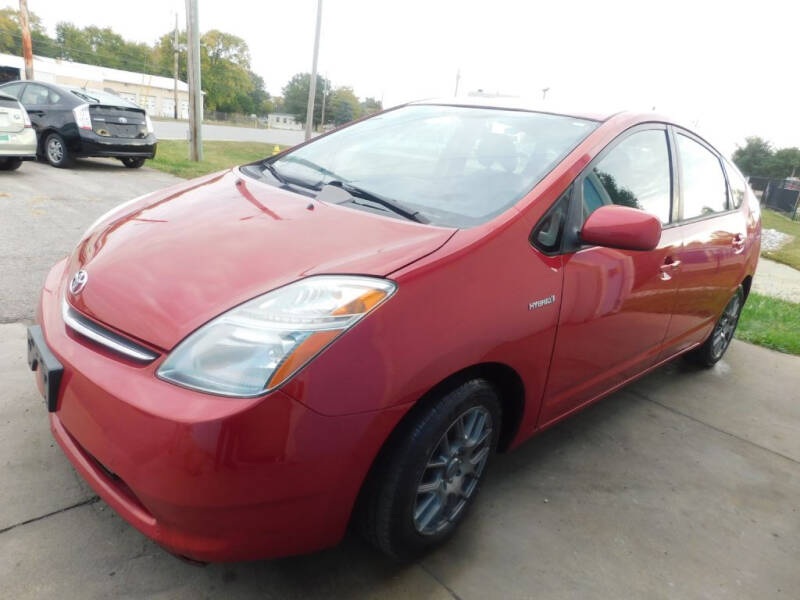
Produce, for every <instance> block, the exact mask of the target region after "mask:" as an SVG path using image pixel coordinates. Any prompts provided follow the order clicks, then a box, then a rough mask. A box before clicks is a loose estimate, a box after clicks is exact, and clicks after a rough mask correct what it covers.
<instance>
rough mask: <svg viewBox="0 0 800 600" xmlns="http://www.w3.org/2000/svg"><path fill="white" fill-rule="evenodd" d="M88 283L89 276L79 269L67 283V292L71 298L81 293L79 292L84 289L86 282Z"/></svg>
mask: <svg viewBox="0 0 800 600" xmlns="http://www.w3.org/2000/svg"><path fill="white" fill-rule="evenodd" d="M87 281H89V274H88V273H87V272H86V271H84V270H83V269H81V270H80V271H78V272H77V273H75V275H73V276H72V279H70V281H69V291H70V293H71V294H72V295H73V296H77V295H78V294H80V293H81V290H83V288H85V287H86V282H87Z"/></svg>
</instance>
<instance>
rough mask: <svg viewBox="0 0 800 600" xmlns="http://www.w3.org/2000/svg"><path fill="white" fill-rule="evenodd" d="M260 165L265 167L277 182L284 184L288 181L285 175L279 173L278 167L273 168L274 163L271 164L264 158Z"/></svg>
mask: <svg viewBox="0 0 800 600" xmlns="http://www.w3.org/2000/svg"><path fill="white" fill-rule="evenodd" d="M261 166H263V167H264V169H266V170H267V171H269V174H270V175H272V176H273V177H274V178H275V179H277V180H278V182H279V183H282V184H284V185H286V184H287V183H289V182H288V181H286V177H284V176H283V175H281V174H280V173H279V172H278V169H276V168H275V165H273V164H272V163H271V162H267V161H266V160H265V161H264V162H263V163H261Z"/></svg>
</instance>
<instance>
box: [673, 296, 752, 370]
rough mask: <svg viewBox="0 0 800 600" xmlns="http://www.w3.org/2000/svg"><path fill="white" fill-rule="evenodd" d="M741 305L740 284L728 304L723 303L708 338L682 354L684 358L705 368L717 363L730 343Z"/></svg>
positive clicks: (740, 311)
mask: <svg viewBox="0 0 800 600" xmlns="http://www.w3.org/2000/svg"><path fill="white" fill-rule="evenodd" d="M743 306H744V288H743V287H742V286H741V285H740V286H739V287H738V288H736V291H735V292H734V294H733V296H732V297H731V299H730V300H729V301H728V304H726V305H725V309H724V310H723V311H722V314H721V315H720V317H719V319H717V322H716V323H715V324H714V329H712V330H711V333H710V334H709V336H708V339H706V341H705V342H703V343H702V344H701V345H700V346H698V347H697V348H695V349H694V350H692V351H690V352H687V353H686V354H684V357H685V358H686V360H687V361H689V362H691V363H693V364H695V365H698V366H700V367H706V368H710V367H713V366H714V365H715V364H717V362H718V361H719V359H721V358H722V357H723V356H724V355H725V351H726V350H727V349H728V346H730V344H731V340H732V339H733V334H734V333H735V331H736V326H737V325H738V324H739V316H740V315H741V314H742V307H743Z"/></svg>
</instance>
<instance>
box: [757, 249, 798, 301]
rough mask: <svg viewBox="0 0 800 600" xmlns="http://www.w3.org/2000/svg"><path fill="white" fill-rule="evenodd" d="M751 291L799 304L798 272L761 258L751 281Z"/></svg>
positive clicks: (787, 266)
mask: <svg viewBox="0 0 800 600" xmlns="http://www.w3.org/2000/svg"><path fill="white" fill-rule="evenodd" d="M753 291H754V292H758V293H759V294H765V295H767V296H773V297H775V298H782V299H783V300H789V301H790V302H800V271H798V270H797V269H793V268H792V267H790V266H789V265H784V264H781V263H779V262H775V261H774V260H769V259H768V258H764V257H761V258H760V259H759V260H758V269H757V270H756V276H755V278H754V279H753Z"/></svg>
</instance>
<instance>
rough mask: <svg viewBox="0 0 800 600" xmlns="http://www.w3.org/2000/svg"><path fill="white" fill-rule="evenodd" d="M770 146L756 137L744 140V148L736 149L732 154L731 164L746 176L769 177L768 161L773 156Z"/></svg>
mask: <svg viewBox="0 0 800 600" xmlns="http://www.w3.org/2000/svg"><path fill="white" fill-rule="evenodd" d="M773 153H774V151H773V149H772V144H770V143H769V142H768V141H766V140H764V139H762V138H760V137H758V136H752V137H748V138H745V144H744V146H738V145H737V147H736V151H735V152H734V153H733V162H734V163H735V164H736V166H737V167H739V170H740V171H741V172H742V173H744V174H745V175H747V176H748V177H749V176H751V175H756V176H759V177H769V176H770V175H769V174H768V171H769V168H770V161H771V160H772V156H773Z"/></svg>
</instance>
